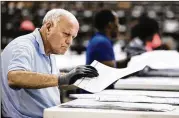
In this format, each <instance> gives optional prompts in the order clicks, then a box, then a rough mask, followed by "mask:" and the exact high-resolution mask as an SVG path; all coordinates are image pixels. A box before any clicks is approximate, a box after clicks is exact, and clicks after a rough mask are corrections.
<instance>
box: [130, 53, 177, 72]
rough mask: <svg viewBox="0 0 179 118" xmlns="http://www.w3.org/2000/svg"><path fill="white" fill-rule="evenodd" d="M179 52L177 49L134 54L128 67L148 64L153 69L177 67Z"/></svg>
mask: <svg viewBox="0 0 179 118" xmlns="http://www.w3.org/2000/svg"><path fill="white" fill-rule="evenodd" d="M178 60H179V53H178V52H177V51H164V50H157V51H151V52H146V53H143V54H141V55H138V56H134V57H132V58H131V61H129V63H128V66H129V67H136V66H142V67H143V66H149V67H151V68H153V69H179V61H178Z"/></svg>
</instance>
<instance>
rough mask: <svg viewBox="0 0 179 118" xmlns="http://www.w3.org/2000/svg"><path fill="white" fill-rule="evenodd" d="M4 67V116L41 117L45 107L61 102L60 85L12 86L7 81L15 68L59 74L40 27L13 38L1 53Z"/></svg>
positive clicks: (2, 80) (12, 117)
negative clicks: (43, 86) (37, 87)
mask: <svg viewBox="0 0 179 118" xmlns="http://www.w3.org/2000/svg"><path fill="white" fill-rule="evenodd" d="M1 70H2V73H1V84H2V114H3V116H4V117H11V118H40V117H43V110H44V109H45V108H49V107H52V106H56V105H58V104H60V94H59V89H58V87H48V88H43V89H23V88H21V89H12V88H10V87H9V85H8V81H7V73H8V72H9V71H12V70H24V71H32V72H38V73H45V74H58V70H57V67H56V61H55V57H54V55H53V54H51V55H50V56H47V55H45V50H44V45H43V41H42V38H41V35H40V32H39V29H35V31H34V32H32V33H30V34H27V35H24V36H20V37H18V38H16V39H14V40H13V41H12V42H10V43H9V44H8V45H7V46H6V48H5V49H4V50H3V52H2V53H1ZM24 79H26V78H24Z"/></svg>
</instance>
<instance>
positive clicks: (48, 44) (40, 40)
mask: <svg viewBox="0 0 179 118" xmlns="http://www.w3.org/2000/svg"><path fill="white" fill-rule="evenodd" d="M78 30H79V23H78V21H77V19H76V18H75V16H74V15H72V14H71V13H70V12H68V11H66V10H64V9H53V10H50V11H48V12H47V14H46V15H45V17H44V19H43V23H42V26H41V28H40V29H39V28H36V29H35V30H34V32H32V33H30V34H27V35H23V36H20V37H18V38H16V39H14V40H13V41H11V42H10V43H9V44H8V45H7V46H6V47H5V49H4V50H3V52H2V53H1V68H2V74H1V84H2V101H1V104H2V115H3V117H11V118H27V117H28V118H42V117H43V110H44V109H45V108H49V107H52V106H56V105H59V104H60V93H59V89H58V87H60V86H63V85H70V84H72V83H74V82H75V81H76V80H77V79H79V78H81V77H96V76H98V72H97V70H96V69H95V68H94V67H92V66H89V65H83V66H77V67H76V68H74V69H72V70H71V71H70V72H69V73H66V74H62V73H59V71H58V69H57V67H56V62H55V57H54V54H62V55H63V54H64V53H65V52H66V51H67V49H68V48H69V46H70V45H71V43H72V40H73V39H74V38H75V37H76V36H77V33H78ZM59 63H60V62H59ZM61 63H63V62H61Z"/></svg>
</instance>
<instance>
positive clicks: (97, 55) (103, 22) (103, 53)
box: [80, 9, 119, 93]
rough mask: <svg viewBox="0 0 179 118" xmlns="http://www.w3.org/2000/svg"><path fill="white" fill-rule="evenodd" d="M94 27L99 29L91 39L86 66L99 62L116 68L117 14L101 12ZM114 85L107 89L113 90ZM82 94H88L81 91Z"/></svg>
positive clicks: (95, 20)
mask: <svg viewBox="0 0 179 118" xmlns="http://www.w3.org/2000/svg"><path fill="white" fill-rule="evenodd" d="M94 26H95V28H96V29H97V32H96V33H95V35H94V36H93V37H92V38H91V39H90V41H89V43H88V46H87V52H86V64H87V65H89V64H91V63H92V62H93V61H94V60H97V61H99V62H101V63H103V64H105V65H107V66H110V67H116V61H115V55H114V50H113V41H114V39H115V38H117V36H118V33H119V21H118V17H117V14H116V13H115V12H114V11H112V10H107V9H105V10H101V11H99V12H98V13H97V14H96V15H95V17H94ZM113 88H114V86H113V84H112V85H110V86H109V87H107V89H113ZM80 93H88V92H87V91H85V90H80Z"/></svg>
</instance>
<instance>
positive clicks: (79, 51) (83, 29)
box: [1, 1, 179, 71]
mask: <svg viewBox="0 0 179 118" xmlns="http://www.w3.org/2000/svg"><path fill="white" fill-rule="evenodd" d="M52 8H64V9H67V10H69V11H70V12H72V13H73V14H74V15H75V16H76V17H77V19H78V20H79V23H80V30H79V33H78V36H77V37H76V38H75V40H74V41H73V44H72V46H71V47H70V49H69V50H68V51H67V53H66V54H65V55H64V56H57V65H58V68H59V69H61V70H64V71H65V70H66V69H69V68H72V67H74V66H76V65H82V64H85V58H86V57H85V51H86V47H87V44H88V41H89V39H90V38H91V37H92V35H93V34H94V32H95V29H94V27H93V23H92V20H93V16H94V15H95V13H96V12H97V11H99V10H101V9H112V10H114V11H115V12H116V13H117V15H118V18H119V24H120V27H119V30H120V36H119V37H118V39H117V41H116V42H115V44H114V53H115V57H116V60H117V61H118V60H119V61H120V60H123V59H125V58H127V54H126V52H125V47H126V46H127V45H128V44H129V42H130V41H131V40H132V38H133V34H132V30H131V29H132V28H133V27H134V26H135V25H136V24H137V23H138V19H139V17H140V16H141V15H142V14H146V15H147V16H148V17H150V18H152V19H154V20H156V21H157V23H158V24H159V34H160V39H161V41H162V43H165V44H166V45H167V49H168V50H177V51H178V50H179V2H178V1H173V2H164V1H159V2H156V1H155V2H154V1H152V2H149V1H147V2H144V1H137V2H134V1H132V2H130V1H127V2H120V1H110V2H108V1H105V2H104V1H90V2H87V1H83V2H81V1H76V2H71V1H54V2H53V1H40V2H37V1H33V2H32V1H28V2H27V1H26V2H23V1H18V2H15V1H10V2H5V1H4V2H3V1H2V2H1V50H3V49H4V47H5V46H6V45H7V44H8V43H9V42H11V41H12V40H13V39H14V38H16V37H18V36H20V35H24V34H27V33H30V32H32V31H33V30H34V29H35V28H36V27H38V28H40V27H41V23H42V20H43V17H44V15H45V14H46V12H47V11H48V10H49V9H52ZM60 62H63V63H60Z"/></svg>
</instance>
